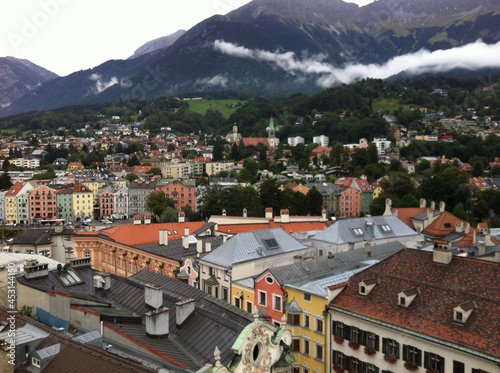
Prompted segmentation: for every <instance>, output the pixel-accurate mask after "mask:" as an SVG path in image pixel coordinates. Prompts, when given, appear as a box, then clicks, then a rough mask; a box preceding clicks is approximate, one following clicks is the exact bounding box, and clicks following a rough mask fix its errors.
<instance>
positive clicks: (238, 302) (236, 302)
mask: <svg viewBox="0 0 500 373" xmlns="http://www.w3.org/2000/svg"><path fill="white" fill-rule="evenodd" d="M234 305H235V306H236V307H238V308H241V306H240V297H234Z"/></svg>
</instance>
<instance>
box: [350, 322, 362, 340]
mask: <svg viewBox="0 0 500 373" xmlns="http://www.w3.org/2000/svg"><path fill="white" fill-rule="evenodd" d="M349 339H350V340H351V341H355V342H358V343H361V331H360V330H359V328H356V327H355V326H351V338H349Z"/></svg>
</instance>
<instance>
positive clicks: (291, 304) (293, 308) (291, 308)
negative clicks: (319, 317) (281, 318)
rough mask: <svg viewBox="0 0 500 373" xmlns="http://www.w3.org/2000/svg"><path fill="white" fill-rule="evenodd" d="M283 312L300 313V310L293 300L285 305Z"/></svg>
mask: <svg viewBox="0 0 500 373" xmlns="http://www.w3.org/2000/svg"><path fill="white" fill-rule="evenodd" d="M285 310H287V311H288V312H302V308H300V306H299V304H298V303H297V301H296V300H295V298H293V299H292V300H291V301H290V302H288V303H287V304H285Z"/></svg>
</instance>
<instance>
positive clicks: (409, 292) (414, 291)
mask: <svg viewBox="0 0 500 373" xmlns="http://www.w3.org/2000/svg"><path fill="white" fill-rule="evenodd" d="M418 294H420V288H419V287H418V286H417V287H414V288H410V289H406V290H403V291H402V292H401V293H399V294H398V306H400V307H404V308H408V307H410V305H411V303H412V302H413V300H414V299H415V298H416V297H417V295H418Z"/></svg>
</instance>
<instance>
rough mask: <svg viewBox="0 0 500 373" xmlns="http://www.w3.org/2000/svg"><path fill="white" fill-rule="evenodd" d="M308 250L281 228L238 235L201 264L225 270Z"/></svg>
mask: <svg viewBox="0 0 500 373" xmlns="http://www.w3.org/2000/svg"><path fill="white" fill-rule="evenodd" d="M305 249H307V246H305V245H303V244H302V243H300V242H299V241H297V240H296V239H295V238H293V237H292V236H290V235H289V234H288V233H286V232H285V231H284V230H283V229H281V228H273V229H266V230H259V231H252V232H243V233H238V234H237V235H235V236H234V237H232V238H231V239H230V240H228V241H226V242H225V243H224V244H222V245H221V246H219V248H218V249H217V250H214V251H212V252H211V253H210V254H207V255H206V256H204V257H203V258H202V259H200V261H201V262H205V263H211V264H215V265H218V266H221V267H223V268H232V267H233V266H234V265H235V264H238V263H243V262H246V261H250V260H258V259H262V258H265V257H271V256H279V255H282V254H285V253H290V252H294V251H301V250H305Z"/></svg>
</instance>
